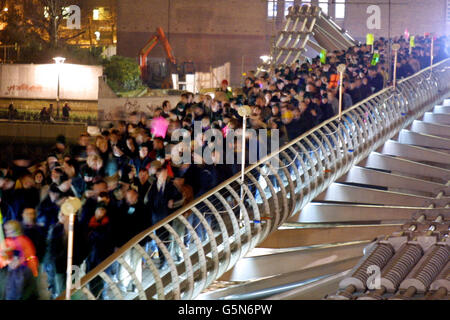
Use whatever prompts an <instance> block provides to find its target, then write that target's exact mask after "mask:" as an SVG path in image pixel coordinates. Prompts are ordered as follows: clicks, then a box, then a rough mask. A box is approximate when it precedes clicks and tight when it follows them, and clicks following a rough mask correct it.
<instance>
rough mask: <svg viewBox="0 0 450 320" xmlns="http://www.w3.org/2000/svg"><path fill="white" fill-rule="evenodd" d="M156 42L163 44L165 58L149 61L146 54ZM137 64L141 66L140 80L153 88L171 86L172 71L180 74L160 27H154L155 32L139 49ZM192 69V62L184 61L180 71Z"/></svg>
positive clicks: (184, 71)
mask: <svg viewBox="0 0 450 320" xmlns="http://www.w3.org/2000/svg"><path fill="white" fill-rule="evenodd" d="M158 42H161V44H162V45H163V47H164V51H165V52H166V55H167V59H161V58H152V59H151V61H150V63H149V61H148V60H150V59H149V58H148V56H149V54H150V52H151V51H152V50H153V48H154V47H155V46H156V45H157V44H158ZM139 65H140V67H141V77H142V80H143V81H144V82H145V83H146V84H148V85H149V86H150V87H153V88H163V89H168V88H172V78H171V75H172V73H178V74H179V75H180V72H179V70H178V67H177V64H176V59H175V56H174V54H173V50H172V47H171V45H170V44H169V41H168V40H167V37H166V35H165V33H164V31H163V29H162V28H161V27H158V28H156V32H155V33H154V34H153V35H152V37H151V38H150V39H149V40H148V42H147V43H146V45H145V46H144V47H143V48H142V50H141V51H140V53H139ZM189 65H191V66H189ZM193 69H194V67H193V63H192V62H184V63H183V67H182V72H181V73H182V74H185V73H192V72H195V71H194V70H193Z"/></svg>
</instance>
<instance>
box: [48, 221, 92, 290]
mask: <svg viewBox="0 0 450 320" xmlns="http://www.w3.org/2000/svg"><path fill="white" fill-rule="evenodd" d="M68 229H69V228H68V217H67V216H65V215H64V214H63V213H62V212H59V214H58V222H57V223H55V224H54V225H52V226H51V227H50V229H49V231H48V236H47V251H46V254H45V258H44V264H45V266H44V268H45V271H46V272H47V276H48V283H49V289H50V291H51V296H52V298H53V299H55V298H57V297H58V296H59V295H61V294H62V292H63V291H64V289H65V286H66V283H65V275H66V270H67V239H68V238H67V237H68ZM74 234H75V235H77V234H78V235H80V234H81V232H80V228H79V224H78V222H77V220H76V219H75V225H74ZM82 243H83V239H80V237H77V236H75V237H74V244H73V260H72V261H73V262H72V263H73V264H74V265H78V266H79V265H81V263H82V262H83V259H82V254H81V253H80V252H83V251H84V248H83V245H82Z"/></svg>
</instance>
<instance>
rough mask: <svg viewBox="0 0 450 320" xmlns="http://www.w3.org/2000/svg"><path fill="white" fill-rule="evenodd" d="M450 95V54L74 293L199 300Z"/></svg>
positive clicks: (293, 145)
mask: <svg viewBox="0 0 450 320" xmlns="http://www.w3.org/2000/svg"><path fill="white" fill-rule="evenodd" d="M449 91H450V59H447V60H444V61H442V62H440V63H438V64H435V65H433V66H432V67H430V68H427V69H424V70H422V71H421V72H419V73H417V74H415V75H413V76H411V77H409V78H407V79H403V80H401V81H399V82H398V84H397V89H396V90H394V89H393V88H392V87H389V88H386V89H384V90H382V91H380V92H379V93H377V94H375V95H373V96H371V97H369V98H368V99H366V100H364V101H362V102H361V103H358V104H357V105H355V106H353V107H351V108H349V109H348V110H345V112H343V116H342V119H341V120H339V116H336V117H334V118H332V119H329V120H327V121H326V122H324V123H322V124H320V125H319V126H317V127H315V128H313V129H312V130H310V131H309V132H307V133H305V134H303V135H301V136H300V137H298V138H297V139H295V140H293V141H291V142H289V143H288V144H286V145H284V146H282V147H281V148H280V149H279V150H278V151H276V152H274V153H272V154H270V155H269V156H267V157H265V158H264V159H262V160H261V161H259V162H257V163H255V164H252V165H250V166H248V167H247V168H246V170H245V179H244V181H241V178H240V175H236V176H234V177H232V178H230V179H229V180H227V181H225V182H224V183H222V184H220V185H219V186H217V187H216V188H214V189H213V190H211V191H209V192H208V193H206V194H205V195H204V196H202V197H201V198H198V199H196V200H194V201H192V202H191V203H190V204H188V205H187V206H185V207H183V208H181V209H179V210H178V211H176V212H175V213H174V214H172V215H171V216H169V217H167V218H166V219H164V220H162V221H160V222H159V223H157V224H156V225H154V226H152V227H151V228H149V229H147V230H145V231H143V232H142V233H140V234H139V235H137V236H135V237H134V238H133V239H131V240H130V241H129V242H128V243H127V244H125V245H124V246H123V247H122V248H120V249H119V250H117V251H116V252H115V253H114V254H113V255H112V256H110V257H109V258H108V259H106V260H105V261H104V262H103V263H101V264H100V265H98V266H97V267H96V268H95V269H93V270H92V271H91V272H89V273H88V274H87V275H85V276H84V277H83V278H82V280H81V285H80V287H78V288H76V289H74V290H73V291H72V299H90V300H95V299H120V300H122V299H136V298H137V299H143V300H145V299H194V298H195V297H197V296H198V295H199V294H200V293H201V292H202V291H203V290H204V289H205V288H207V287H208V286H209V285H210V284H211V283H212V282H213V281H214V280H216V279H217V278H219V277H220V276H221V275H223V274H224V273H225V272H226V271H228V270H230V269H231V268H232V267H233V266H234V265H235V264H236V262H237V261H238V260H239V259H241V258H242V257H244V256H245V255H247V254H248V253H249V252H250V251H251V250H252V249H253V248H254V247H255V246H257V245H258V244H259V243H261V242H262V241H263V240H264V239H265V238H266V237H267V236H268V235H269V234H270V233H271V232H273V231H275V230H277V228H278V227H279V226H280V225H282V224H283V223H284V222H285V221H286V219H287V218H288V217H290V216H291V215H293V214H295V213H297V212H299V210H301V209H302V208H303V207H304V206H305V205H306V204H308V203H309V202H310V201H312V200H313V199H314V198H315V197H316V196H317V195H319V194H320V193H321V192H322V191H324V190H325V189H326V188H327V187H328V186H329V185H330V184H331V183H333V182H334V181H335V180H336V179H338V178H339V177H341V176H342V175H344V174H345V173H346V172H347V171H348V170H349V169H350V168H351V167H352V166H354V165H355V164H357V163H358V162H359V161H361V160H362V159H364V158H365V157H367V156H368V155H369V153H370V152H372V151H374V150H375V149H377V148H378V147H380V146H381V145H382V144H383V143H384V142H385V141H387V140H388V139H390V138H391V137H393V136H394V135H395V134H397V133H398V132H399V131H400V130H401V129H402V128H403V127H405V126H407V125H409V124H410V123H411V122H412V121H413V120H414V119H416V118H418V117H419V116H420V115H421V114H423V113H424V112H425V111H426V110H427V109H428V108H430V107H431V106H433V105H434V104H435V103H437V102H439V100H441V99H443V98H445V97H446V96H447V94H448V93H449ZM274 159H275V161H276V162H274ZM156 247H158V248H159V252H160V253H161V254H162V255H164V257H165V260H166V261H167V266H166V267H163V268H161V269H159V268H158V264H157V261H158V259H159V258H161V257H156V252H157V251H158V250H156Z"/></svg>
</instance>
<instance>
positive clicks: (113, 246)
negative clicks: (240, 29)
mask: <svg viewBox="0 0 450 320" xmlns="http://www.w3.org/2000/svg"><path fill="white" fill-rule="evenodd" d="M394 42H397V43H400V45H401V49H400V51H399V66H398V72H397V75H398V77H399V78H402V77H407V76H409V75H412V74H413V73H415V72H417V71H419V70H420V69H423V68H425V67H427V66H429V64H430V56H429V51H430V50H429V47H430V43H431V38H430V37H418V38H416V47H415V48H413V50H412V53H411V54H410V53H409V42H407V41H405V40H404V39H394ZM435 44H436V48H435V54H436V57H435V60H434V61H435V62H437V61H440V60H442V59H444V58H446V51H445V38H439V39H436V41H435ZM388 48H389V44H388V41H387V40H385V39H379V40H377V41H375V43H374V46H373V48H372V47H371V46H368V45H360V46H356V47H352V48H350V49H348V50H346V51H336V52H330V53H328V54H327V56H326V61H322V62H321V61H320V60H321V59H320V57H317V58H315V59H312V60H311V61H309V62H304V63H300V62H298V61H297V62H296V63H294V64H293V65H290V66H277V69H275V70H273V71H272V72H263V73H261V74H258V76H255V74H254V73H250V74H249V76H248V77H247V78H246V79H245V85H244V86H243V88H242V92H243V94H242V95H235V94H233V92H232V91H231V90H230V89H229V87H228V82H227V81H226V80H225V81H224V82H223V83H222V87H221V88H220V89H219V91H218V92H222V94H219V93H217V95H216V97H215V98H212V97H211V96H210V95H200V96H199V97H198V98H195V96H194V94H192V93H183V94H182V95H181V100H180V102H179V103H178V104H177V105H176V106H172V105H171V104H170V102H169V101H165V102H164V103H163V104H162V106H161V107H160V108H157V109H156V110H155V111H154V112H153V114H151V115H148V114H143V113H142V114H141V113H134V114H131V115H130V116H129V118H128V119H127V121H118V122H117V123H116V124H115V125H114V126H110V127H108V128H104V129H101V130H100V131H99V132H98V133H97V134H91V135H90V134H88V133H83V134H81V135H80V137H79V139H78V142H77V143H76V144H74V145H72V146H69V145H68V143H67V142H66V139H65V137H64V136H59V137H58V138H57V141H56V143H55V145H54V147H53V148H52V150H51V152H50V153H49V154H48V156H47V158H46V159H29V157H28V156H27V155H23V154H19V155H15V157H14V161H13V162H12V163H10V164H9V163H5V164H1V165H0V213H1V219H2V225H3V230H4V236H5V238H6V240H5V241H4V242H3V243H2V244H1V245H2V247H0V253H1V257H0V268H1V269H0V299H25V298H30V299H31V298H37V297H38V295H37V293H36V292H37V289H36V288H37V286H36V283H37V282H38V281H36V278H37V277H40V276H41V275H42V274H43V273H45V274H46V277H47V279H48V280H47V281H48V289H49V290H50V292H51V297H52V298H56V297H58V296H59V295H60V294H61V293H62V292H63V291H64V288H65V272H66V267H67V265H66V263H67V262H66V261H67V260H66V259H67V237H68V217H67V216H65V215H64V214H63V213H61V210H60V208H61V205H62V203H63V202H64V201H65V200H66V199H67V198H68V197H77V198H80V199H81V200H82V208H81V209H80V211H79V213H78V214H77V217H76V221H75V226H74V234H75V240H74V252H73V264H74V265H77V266H81V265H85V269H86V272H89V271H90V270H92V269H93V268H95V267H96V266H97V265H98V264H100V263H101V262H102V261H103V260H104V259H105V258H107V257H108V256H110V255H111V254H112V253H113V252H114V251H115V250H117V249H118V248H120V247H121V246H123V245H124V244H125V243H126V242H127V241H129V240H130V239H131V238H132V237H133V236H135V235H137V234H138V233H140V232H142V231H143V230H146V229H147V228H149V227H151V226H152V225H154V224H156V223H158V222H159V221H161V220H162V219H164V218H165V217H167V216H169V215H170V214H172V213H173V212H175V211H176V210H177V209H179V208H181V207H182V206H183V205H185V204H187V203H188V202H190V201H191V200H193V199H194V198H197V197H200V196H202V195H203V194H205V193H206V192H208V191H209V190H211V189H213V188H214V187H215V186H217V185H219V184H220V183H222V182H224V181H226V180H227V179H228V178H230V177H232V176H233V175H235V174H236V173H238V172H239V170H240V165H239V164H237V162H236V163H235V164H224V163H222V162H221V161H220V159H219V157H218V156H217V154H216V153H217V150H220V149H222V150H223V149H224V148H225V147H226V146H225V145H224V144H225V143H224V142H222V145H215V146H214V148H211V143H207V141H206V140H205V139H204V136H203V135H202V134H201V133H202V132H206V131H207V130H209V129H217V130H220V132H222V133H223V135H226V133H227V130H230V129H239V128H241V127H242V121H243V118H242V117H241V115H240V113H239V107H240V106H241V105H249V106H250V107H251V115H250V116H249V118H248V123H247V127H248V128H252V129H254V130H255V131H256V132H257V131H258V130H268V131H271V130H274V129H279V130H280V139H281V140H282V141H283V142H286V141H289V140H292V139H295V138H296V137H298V136H299V135H301V134H303V133H305V132H307V131H309V130H310V129H312V128H313V127H315V126H317V125H318V124H320V123H321V122H323V121H325V120H327V119H330V118H331V117H333V116H335V115H336V114H337V112H338V105H339V101H338V78H337V66H338V65H339V64H342V63H343V64H345V65H346V66H347V68H346V71H345V76H344V80H343V86H344V97H343V108H344V110H345V109H347V108H350V107H351V106H352V105H354V104H356V103H358V102H360V101H362V100H364V99H366V98H368V97H369V96H371V95H372V94H374V93H376V92H378V91H380V90H382V89H383V87H385V86H387V85H388V84H389V83H390V81H391V79H390V78H389V76H388V72H387V70H388V69H389V64H388V63H387V62H388ZM374 53H378V54H379V61H377V62H376V63H373V60H374V59H373V57H374ZM391 56H392V55H391ZM391 58H393V56H392V57H391ZM219 97H222V98H219ZM68 111H69V110H66V112H67V114H65V113H64V111H63V116H65V115H67V117H68ZM156 121H162V122H163V123H165V124H166V127H165V130H163V132H160V130H158V131H155V130H154V124H155V122H156ZM194 122H197V123H200V126H201V132H200V134H198V133H195V132H194V131H195V130H194ZM177 129H185V130H186V132H188V134H189V135H190V137H191V143H190V144H189V145H188V146H185V147H187V148H191V149H192V150H193V151H194V152H193V153H192V161H190V162H189V163H182V164H175V163H174V161H173V159H172V155H173V152H172V151H173V148H175V147H176V146H179V145H180V144H181V143H183V142H179V141H172V140H173V139H172V138H173V137H172V134H173V133H174V132H175V131H176V130H177ZM252 139H256V140H257V139H258V135H253V136H252V135H249V136H248V137H247V143H249V141H250V140H252ZM217 143H218V142H217ZM217 143H216V144H217ZM207 148H210V149H211V150H212V154H213V157H212V159H213V163H206V162H205V161H204V160H203V159H201V157H200V159H199V157H198V155H199V154H203V153H202V152H200V153H198V152H196V151H198V150H200V151H204V150H205V149H207ZM241 149H242V148H241V146H240V144H239V143H238V142H237V143H236V146H235V148H234V149H233V152H234V158H235V159H237V158H239V154H240V150H241ZM194 158H195V159H194ZM194 160H195V161H194ZM187 219H188V221H189V222H190V223H191V224H192V226H193V228H194V229H195V231H196V232H197V233H198V235H199V236H200V238H201V239H202V240H203V239H205V238H206V237H207V234H206V232H205V231H204V230H202V229H201V227H200V226H199V221H198V217H197V216H196V215H189V216H188V217H187ZM208 221H209V222H211V220H208ZM174 228H175V227H174ZM178 231H179V232H180V233H181V234H183V235H186V236H185V237H183V238H184V239H185V244H186V245H187V246H189V244H190V237H191V235H190V234H189V232H188V230H184V229H182V230H181V229H180V230H178ZM156 235H157V236H158V237H159V238H160V239H161V240H162V241H167V240H168V239H169V236H168V234H167V232H166V233H162V232H158V231H157V232H156ZM145 247H146V249H147V250H152V251H155V252H157V253H158V256H159V265H158V266H159V268H161V269H163V268H165V267H166V258H165V255H164V254H163V252H160V248H158V247H157V246H155V245H154V244H153V243H146V244H145ZM171 253H172V254H173V255H174V256H175V258H176V259H181V257H180V253H179V252H177V250H175V249H173V250H172V251H171ZM127 259H129V262H130V265H131V266H132V267H133V268H134V269H135V270H136V273H137V274H139V272H140V271H139V268H141V267H142V266H141V263H140V260H139V256H138V255H136V256H129V257H127ZM107 274H108V275H110V276H111V277H112V278H113V279H114V280H115V281H118V282H121V284H124V283H126V284H128V283H129V285H124V286H123V290H125V291H127V290H134V289H135V288H133V284H132V281H128V282H126V281H123V280H124V278H125V277H126V275H127V273H126V270H119V269H118V268H117V267H114V265H113V266H111V267H110V268H108V270H107ZM96 285H97V288H96V289H94V288H91V290H92V291H93V292H94V293H97V294H99V293H100V292H101V289H102V288H103V287H102V284H101V283H97V284H96Z"/></svg>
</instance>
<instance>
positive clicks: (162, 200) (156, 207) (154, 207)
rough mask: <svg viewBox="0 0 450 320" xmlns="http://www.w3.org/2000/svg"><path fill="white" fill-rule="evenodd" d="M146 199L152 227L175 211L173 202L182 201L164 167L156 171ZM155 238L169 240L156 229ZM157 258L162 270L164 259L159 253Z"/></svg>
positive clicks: (162, 231) (162, 232)
mask: <svg viewBox="0 0 450 320" xmlns="http://www.w3.org/2000/svg"><path fill="white" fill-rule="evenodd" d="M148 199H149V201H148V203H147V207H148V209H149V211H150V212H151V221H152V224H153V225H154V224H156V223H158V222H159V221H161V220H162V219H164V218H166V217H168V216H169V215H170V214H171V213H172V212H173V211H174V210H175V202H177V201H179V200H181V199H182V194H181V193H180V192H179V191H178V189H177V188H176V187H175V186H174V185H173V183H172V181H170V180H169V179H168V176H167V168H166V167H164V166H163V167H161V168H158V169H157V170H156V181H155V182H154V183H153V185H152V186H151V188H150V191H149V194H148ZM146 219H147V217H146ZM156 236H157V237H159V238H160V240H161V241H163V242H164V241H167V240H168V239H169V233H168V232H167V230H166V229H164V228H159V229H157V230H156ZM159 258H160V268H162V267H163V266H164V264H165V261H166V258H165V256H164V254H163V253H162V252H161V251H159Z"/></svg>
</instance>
